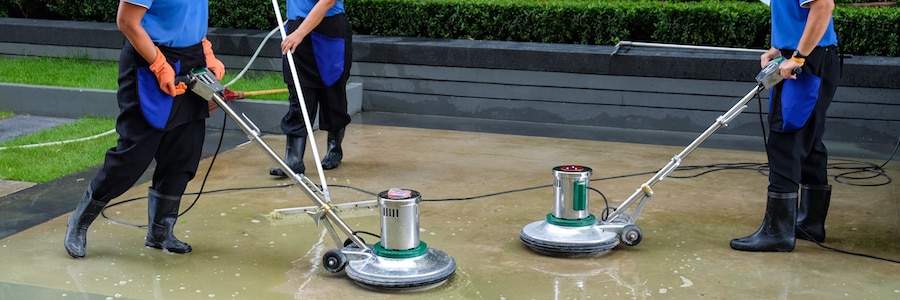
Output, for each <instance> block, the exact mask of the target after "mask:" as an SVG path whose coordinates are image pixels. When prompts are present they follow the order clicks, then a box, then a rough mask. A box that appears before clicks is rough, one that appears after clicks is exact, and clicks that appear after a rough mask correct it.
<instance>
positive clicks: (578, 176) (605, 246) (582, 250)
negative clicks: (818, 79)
mask: <svg viewBox="0 0 900 300" xmlns="http://www.w3.org/2000/svg"><path fill="white" fill-rule="evenodd" d="M784 60H785V59H784V57H781V56H778V57H776V58H775V59H773V60H772V61H770V62H769V63H768V64H767V65H766V67H765V68H763V69H762V71H760V72H759V74H757V75H756V78H755V79H756V81H757V85H756V87H755V88H753V90H751V91H750V92H749V93H747V95H746V96H744V97H743V98H741V100H740V101H738V102H737V103H736V104H735V105H734V106H733V107H732V108H731V109H729V110H728V111H727V112H725V114H723V115H721V116H719V117H718V118H717V119H716V121H715V122H714V123H713V124H712V125H711V126H710V127H709V128H708V129H706V131H704V132H703V133H702V134H700V136H699V137H697V138H696V139H695V140H694V141H693V142H691V143H690V145H688V146H687V147H686V148H684V150H682V151H681V153H678V155H675V156H674V157H672V160H671V161H669V163H668V164H666V166H665V167H663V168H662V169H660V170H659V171H658V172H657V173H656V174H655V175H653V177H651V178H650V180H647V181H646V182H645V183H643V184H642V185H641V186H640V188H638V189H637V190H635V191H634V193H633V194H631V196H630V197H628V199H627V200H625V201H624V202H622V204H621V205H619V206H618V207H617V208H615V209H614V210H613V211H612V212H611V213H609V214H608V215H606V216H605V217H603V218H597V217H596V216H595V215H594V214H592V213H590V207H589V206H590V205H589V204H590V203H589V197H588V189H589V183H590V176H591V172H592V170H591V168H589V167H585V166H578V165H565V166H558V167H555V168H553V174H554V177H555V181H554V184H553V187H554V189H555V193H554V194H555V201H554V204H553V211H552V212H551V213H548V214H547V216H546V219H545V220H541V221H536V222H532V223H530V224H528V225H526V226H525V227H524V228H522V230H521V232H520V233H519V238H520V239H521V240H522V242H523V243H524V244H525V245H526V246H527V247H528V248H530V249H532V250H533V251H535V252H537V253H540V254H544V255H549V256H560V257H579V256H598V255H602V254H604V253H606V252H608V251H609V250H612V249H613V248H615V247H616V246H618V245H619V243H620V242H621V243H622V244H625V245H628V246H636V245H637V244H639V243H640V242H641V239H642V237H643V232H642V231H641V228H640V227H638V226H637V225H635V220H637V218H638V215H640V213H641V210H642V209H643V208H644V205H646V204H647V201H649V200H650V198H651V197H652V196H653V185H655V184H656V183H658V182H659V181H662V180H663V179H664V178H665V177H666V176H668V175H669V173H671V172H672V171H675V169H677V168H678V166H679V165H681V162H682V160H684V159H685V158H686V157H687V156H688V155H690V154H691V152H693V151H694V150H695V149H696V148H697V147H698V146H699V145H700V144H701V143H703V142H704V141H705V140H706V139H707V138H709V137H710V136H711V135H712V134H713V133H714V132H715V131H716V130H718V129H719V128H721V127H725V126H728V123H729V122H731V121H732V120H733V119H734V118H735V117H737V115H739V114H740V113H741V112H742V111H744V109H746V108H747V102H749V101H750V100H751V99H752V98H753V97H754V96H756V95H757V94H759V93H760V92H761V91H763V90H765V89H768V88H771V87H772V86H775V85H776V84H778V83H779V82H781V81H782V80H784V77H782V76H781V74H780V73H779V69H778V67H779V66H780V65H781V63H782V62H783V61H784ZM801 71H802V69H800V68H796V69H794V70H793V73H794V74H799V73H800V72H801Z"/></svg>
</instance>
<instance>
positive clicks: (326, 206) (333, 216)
mask: <svg viewBox="0 0 900 300" xmlns="http://www.w3.org/2000/svg"><path fill="white" fill-rule="evenodd" d="M272 7H273V8H274V10H275V18H276V19H277V20H278V29H279V31H280V32H281V39H282V40H284V39H285V38H287V33H285V29H284V24H285V23H284V20H283V19H282V18H281V8H280V7H279V6H278V0H272ZM285 56H287V60H288V66H290V69H291V75H292V76H291V77H292V79H293V84H294V90H296V91H297V97H298V99H299V102H300V103H299V104H300V109H301V110H302V111H303V122H304V124H305V125H306V132H307V135H309V137H310V143H311V145H312V152H313V157H314V158H315V161H317V162H318V161H322V160H321V159H320V158H319V151H318V150H317V147H316V140H315V139H313V138H312V137H313V132H312V124H311V122H310V121H309V113H307V108H306V101H304V100H303V90H302V89H301V87H300V76H299V75H298V74H297V67H296V64H295V63H294V56H293V54H292V53H291V52H290V51H288V53H287V54H285ZM273 153H274V152H273ZM276 158H277V155H276ZM279 160H280V159H279ZM282 165H283V166H282V168H283V169H282V170H290V168H286V167H287V165H286V164H284V162H282ZM315 165H316V170H317V171H318V172H319V180H320V181H321V183H322V192H323V193H324V194H325V201H327V202H323V201H322V200H321V199H319V198H318V197H315V196H314V194H312V193H310V192H311V190H310V189H309V187H307V186H305V185H304V188H305V189H306V191H307V194H309V195H310V197H312V198H313V199H314V200H316V204H317V205H319V206H320V207H321V209H322V210H323V211H324V213H325V216H326V217H328V219H329V220H331V221H332V222H334V223H335V224H336V225H337V226H338V228H340V229H341V231H342V232H343V233H344V234H346V235H347V236H348V237H349V239H350V241H352V242H353V243H354V244H356V246H357V247H359V248H360V249H368V246H366V243H365V242H364V241H363V240H362V239H360V238H359V237H358V236H356V235H355V234H353V230H352V229H350V226H347V223H344V221H343V220H341V218H340V217H339V216H338V215H337V213H336V212H334V210H332V209H331V206H330V203H331V194H330V193H329V192H328V184H327V182H326V181H325V172H324V170H322V165H321V164H319V163H316V164H315ZM294 177H297V175H296V174H295V175H294V176H293V177H291V178H294ZM340 246H342V245H338V247H340Z"/></svg>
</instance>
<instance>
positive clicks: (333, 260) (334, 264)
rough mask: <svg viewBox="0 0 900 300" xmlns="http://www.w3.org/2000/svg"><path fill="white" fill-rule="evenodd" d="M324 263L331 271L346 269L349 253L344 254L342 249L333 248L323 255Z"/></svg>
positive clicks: (326, 268)
mask: <svg viewBox="0 0 900 300" xmlns="http://www.w3.org/2000/svg"><path fill="white" fill-rule="evenodd" d="M322 265H324V266H325V270H328V272H331V273H337V272H340V271H343V270H344V267H346V266H347V255H344V253H343V252H341V250H338V249H331V250H328V251H327V252H325V255H323V256H322Z"/></svg>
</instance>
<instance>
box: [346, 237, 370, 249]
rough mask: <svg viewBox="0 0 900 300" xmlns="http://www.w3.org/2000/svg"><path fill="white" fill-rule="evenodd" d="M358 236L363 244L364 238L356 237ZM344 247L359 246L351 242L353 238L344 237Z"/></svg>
mask: <svg viewBox="0 0 900 300" xmlns="http://www.w3.org/2000/svg"><path fill="white" fill-rule="evenodd" d="M358 238H359V240H360V241H362V242H363V244H365V243H366V240H364V239H362V238H361V237H358ZM344 247H353V248H359V246H357V245H356V244H355V243H353V240H351V239H349V238H348V239H346V240H344Z"/></svg>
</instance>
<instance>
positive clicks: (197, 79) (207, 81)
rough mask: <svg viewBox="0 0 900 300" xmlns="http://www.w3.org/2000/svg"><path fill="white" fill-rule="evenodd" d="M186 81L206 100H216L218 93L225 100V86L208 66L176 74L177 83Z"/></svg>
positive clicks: (193, 90)
mask: <svg viewBox="0 0 900 300" xmlns="http://www.w3.org/2000/svg"><path fill="white" fill-rule="evenodd" d="M179 82H184V83H186V84H187V86H188V89H190V90H191V91H192V92H194V93H195V94H197V95H199V96H200V97H202V98H203V99H206V101H214V100H213V96H216V95H218V96H219V97H220V98H221V99H222V101H224V100H225V86H223V85H222V83H221V82H219V80H218V79H216V77H215V76H214V75H212V73H210V72H209V70H208V69H206V68H197V69H194V70H191V73H190V74H186V75H179V76H175V83H176V84H177V83H179Z"/></svg>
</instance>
